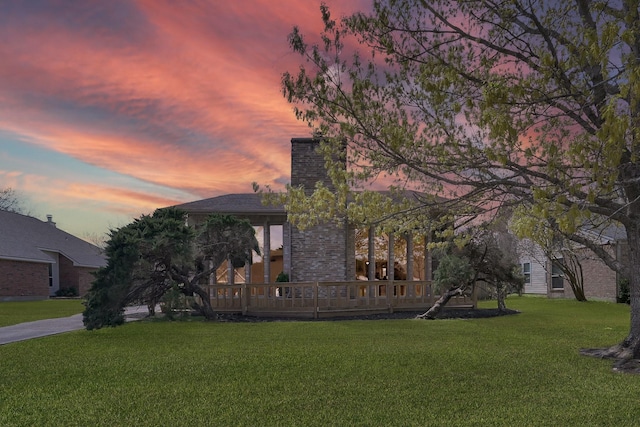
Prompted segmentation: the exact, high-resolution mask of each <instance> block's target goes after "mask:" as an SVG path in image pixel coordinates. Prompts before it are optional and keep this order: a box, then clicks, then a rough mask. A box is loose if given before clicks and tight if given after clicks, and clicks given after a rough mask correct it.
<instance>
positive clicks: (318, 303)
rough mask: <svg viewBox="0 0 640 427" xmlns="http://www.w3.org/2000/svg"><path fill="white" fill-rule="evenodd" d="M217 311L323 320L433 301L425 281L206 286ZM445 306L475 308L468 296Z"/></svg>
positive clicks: (410, 307)
mask: <svg viewBox="0 0 640 427" xmlns="http://www.w3.org/2000/svg"><path fill="white" fill-rule="evenodd" d="M209 296H210V298H211V306H212V307H213V309H214V310H215V311H217V312H220V313H241V314H244V315H248V316H257V317H275V316H286V317H299V318H315V319H317V318H328V317H339V316H352V315H363V314H374V313H389V312H391V313H392V312H394V311H420V310H425V311H426V310H427V309H428V308H429V307H431V306H432V305H433V302H434V301H435V300H437V299H438V297H439V296H438V295H434V294H433V292H431V282H428V281H353V282H304V283H288V282H287V283H269V284H244V283H240V284H235V285H227V284H216V285H210V286H209ZM447 307H474V308H475V307H476V299H475V298H474V297H471V298H470V297H455V298H452V299H451V300H450V301H449V303H448V304H447Z"/></svg>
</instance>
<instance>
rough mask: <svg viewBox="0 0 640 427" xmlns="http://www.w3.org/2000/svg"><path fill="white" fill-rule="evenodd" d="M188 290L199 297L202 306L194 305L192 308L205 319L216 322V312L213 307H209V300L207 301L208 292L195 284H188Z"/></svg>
mask: <svg viewBox="0 0 640 427" xmlns="http://www.w3.org/2000/svg"><path fill="white" fill-rule="evenodd" d="M189 290H191V291H193V292H194V293H195V294H197V295H198V296H199V297H200V300H201V301H202V305H200V304H195V303H194V308H195V309H196V310H197V311H198V312H200V314H202V315H203V316H204V318H205V319H207V320H216V318H217V315H216V312H215V311H214V310H213V307H211V300H210V299H209V292H208V290H206V289H203V288H202V287H200V286H198V285H197V284H195V283H192V284H190V289H189Z"/></svg>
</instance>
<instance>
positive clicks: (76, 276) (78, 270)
mask: <svg viewBox="0 0 640 427" xmlns="http://www.w3.org/2000/svg"><path fill="white" fill-rule="evenodd" d="M58 263H59V265H60V289H62V288H76V290H77V291H78V293H79V295H80V296H84V295H86V293H87V292H88V291H89V288H90V287H91V283H92V282H93V281H94V279H95V277H94V276H93V274H91V273H92V272H94V271H96V269H95V268H88V267H74V266H73V262H72V261H71V260H70V259H69V258H67V257H65V256H63V255H62V254H60V256H59V258H58Z"/></svg>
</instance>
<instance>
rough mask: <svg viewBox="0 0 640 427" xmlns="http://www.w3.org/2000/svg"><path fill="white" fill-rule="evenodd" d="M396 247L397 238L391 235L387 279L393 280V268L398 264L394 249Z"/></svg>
mask: <svg viewBox="0 0 640 427" xmlns="http://www.w3.org/2000/svg"><path fill="white" fill-rule="evenodd" d="M394 246H395V236H394V234H393V233H389V255H388V257H387V279H389V280H393V278H394V277H393V266H394V265H395V263H396V260H395V254H394V251H393V247H394Z"/></svg>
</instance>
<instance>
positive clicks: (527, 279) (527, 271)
mask: <svg viewBox="0 0 640 427" xmlns="http://www.w3.org/2000/svg"><path fill="white" fill-rule="evenodd" d="M522 275H523V276H524V283H531V263H530V262H525V263H524V264H522Z"/></svg>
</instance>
